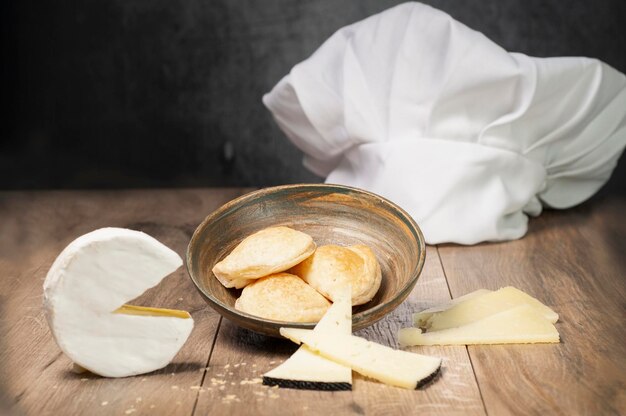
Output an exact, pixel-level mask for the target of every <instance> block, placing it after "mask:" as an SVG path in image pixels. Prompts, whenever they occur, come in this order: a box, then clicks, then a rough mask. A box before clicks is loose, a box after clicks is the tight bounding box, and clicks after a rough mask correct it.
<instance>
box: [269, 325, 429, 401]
mask: <svg viewBox="0 0 626 416" xmlns="http://www.w3.org/2000/svg"><path fill="white" fill-rule="evenodd" d="M280 333H281V335H283V336H284V337H286V338H289V339H291V340H292V341H294V342H296V343H304V344H306V346H307V347H309V348H310V349H311V350H314V351H316V352H318V353H319V354H320V355H322V356H324V357H326V358H328V359H330V360H333V361H335V362H337V363H339V364H342V365H344V366H346V367H351V368H352V369H353V370H355V371H357V372H358V373H360V374H362V375H364V376H366V377H371V378H373V379H376V380H379V381H382V382H383V383H385V384H390V385H392V386H397V387H403V388H406V389H415V388H418V387H420V386H421V385H423V384H426V383H427V382H429V381H430V380H432V379H433V378H434V377H435V376H436V375H437V373H438V371H439V368H440V367H441V358H436V357H429V356H426V355H420V354H415V353H412V352H408V351H402V350H394V349H392V348H389V347H386V346H384V345H380V344H376V343H374V342H371V341H368V340H366V339H364V338H359V337H356V336H354V335H346V334H339V333H329V332H320V333H316V332H314V331H312V330H307V329H299V328H281V329H280Z"/></svg>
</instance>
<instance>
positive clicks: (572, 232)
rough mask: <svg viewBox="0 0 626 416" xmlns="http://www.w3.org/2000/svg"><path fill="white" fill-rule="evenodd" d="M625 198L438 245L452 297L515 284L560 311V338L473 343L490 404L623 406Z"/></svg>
mask: <svg viewBox="0 0 626 416" xmlns="http://www.w3.org/2000/svg"><path fill="white" fill-rule="evenodd" d="M625 208H626V201H624V200H620V201H618V200H601V201H594V202H591V203H587V204H584V205H582V206H580V207H577V208H574V209H571V210H567V211H563V212H556V211H548V212H545V213H544V214H542V216H541V217H539V218H537V219H533V220H531V222H530V229H529V232H528V234H527V235H526V236H525V237H524V238H523V239H521V240H518V241H513V242H506V243H498V244H481V245H478V246H474V247H458V246H452V245H447V246H443V247H440V248H439V250H440V254H441V258H442V261H443V264H444V268H445V272H446V276H447V279H448V282H449V284H450V288H451V290H452V294H453V295H454V296H455V297H456V296H460V295H462V294H464V293H467V292H470V291H472V290H475V289H478V288H488V289H497V288H499V287H502V286H506V285H513V286H516V287H518V288H520V289H522V290H524V291H526V292H527V293H529V294H531V295H533V296H535V297H537V298H538V299H540V300H542V301H543V302H544V303H546V304H547V305H549V306H550V307H552V308H553V309H554V310H555V311H556V312H557V313H559V315H560V319H559V322H558V323H557V324H556V327H557V329H558V331H559V332H560V334H561V339H562V341H561V343H560V344H557V345H536V346H527V345H508V346H473V347H469V352H470V356H471V358H472V363H473V365H474V368H475V371H476V375H477V378H478V382H479V385H480V387H481V390H482V393H483V396H484V399H485V405H486V408H487V411H488V413H489V414H493V415H507V414H518V415H541V414H555V415H572V414H580V415H583V414H584V415H600V414H602V415H609V414H625V413H626V394H625V393H624V392H626V376H624V374H626V343H625V342H624V340H626V327H624V317H626V281H625V280H624V271H625V270H626V267H625V266H626V262H625V258H624V254H626V223H625V222H624V209H625Z"/></svg>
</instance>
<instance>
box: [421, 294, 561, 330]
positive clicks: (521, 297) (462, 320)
mask: <svg viewBox="0 0 626 416" xmlns="http://www.w3.org/2000/svg"><path fill="white" fill-rule="evenodd" d="M520 305H529V306H531V307H532V308H533V309H534V310H536V311H537V312H538V313H539V314H541V315H543V316H544V317H545V318H546V319H547V320H548V321H550V322H552V323H554V322H556V321H557V320H558V319H559V315H558V314H557V313H556V312H554V311H553V310H552V309H550V308H548V307H547V306H546V305H544V304H543V303H541V302H539V301H538V300H537V299H535V298H533V297H532V296H530V295H528V294H526V293H524V292H522V291H521V290H519V289H516V288H514V287H511V286H509V287H504V288H502V289H499V290H496V291H495V292H489V293H485V294H482V295H478V296H474V297H470V298H469V299H466V300H464V301H463V302H460V303H458V304H455V305H454V306H452V307H451V308H449V309H446V310H444V311H442V312H436V313H433V314H432V315H431V316H430V317H429V318H427V319H426V320H425V321H424V322H422V324H421V325H420V327H421V328H423V329H426V330H428V331H439V330H442V329H447V328H455V327H459V326H463V325H466V324H468V323H471V322H474V321H478V320H480V319H482V318H485V317H487V316H489V315H493V314H496V313H499V312H502V311H505V310H507V309H511V308H513V307H515V306H520Z"/></svg>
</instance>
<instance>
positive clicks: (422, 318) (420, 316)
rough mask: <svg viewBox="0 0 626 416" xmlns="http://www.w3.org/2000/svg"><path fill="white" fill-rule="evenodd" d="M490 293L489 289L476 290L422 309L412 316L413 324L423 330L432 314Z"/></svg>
mask: <svg viewBox="0 0 626 416" xmlns="http://www.w3.org/2000/svg"><path fill="white" fill-rule="evenodd" d="M487 293H491V290H489V289H478V290H475V291H473V292H470V293H467V294H465V295H463V296H459V297H458V298H454V299H451V300H450V301H449V302H446V303H443V304H441V305H437V306H433V307H432V308H428V309H424V310H423V311H421V312H418V313H415V314H413V322H414V323H415V325H416V326H418V327H420V328H423V327H425V325H426V322H427V321H428V320H429V319H430V317H431V316H433V314H435V313H437V312H443V311H445V310H447V309H450V308H451V307H453V306H454V305H458V304H459V303H461V302H464V301H466V300H469V299H473V298H476V297H478V296H481V295H484V294H487Z"/></svg>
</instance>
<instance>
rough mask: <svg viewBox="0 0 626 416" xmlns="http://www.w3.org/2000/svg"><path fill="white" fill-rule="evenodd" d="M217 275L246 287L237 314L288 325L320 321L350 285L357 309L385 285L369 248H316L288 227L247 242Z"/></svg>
mask: <svg viewBox="0 0 626 416" xmlns="http://www.w3.org/2000/svg"><path fill="white" fill-rule="evenodd" d="M212 271H213V274H214V275H215V277H216V278H217V279H218V280H219V281H220V283H222V285H224V286H225V287H227V288H236V289H241V288H243V290H242V291H241V296H240V297H239V299H237V301H236V302H235V308H236V309H238V310H240V311H242V312H246V313H249V314H251V315H255V316H259V317H262V318H266V319H272V320H276V321H289V322H317V321H319V319H320V318H321V317H322V316H323V315H324V313H325V312H326V310H327V309H328V308H329V307H330V305H331V302H332V301H333V300H334V299H335V297H336V296H337V294H338V293H340V291H341V288H342V287H345V286H346V285H350V286H351V287H352V305H353V306H355V305H362V304H364V303H367V302H369V301H370V300H371V299H372V298H373V297H374V295H375V294H376V292H377V291H378V289H379V288H380V284H381V280H382V274H381V269H380V264H379V263H378V260H377V259H376V256H375V254H374V252H373V251H372V250H371V249H370V248H369V247H367V246H365V245H361V244H359V245H354V246H350V247H342V246H338V245H324V246H320V247H317V245H316V244H315V242H314V241H313V238H312V237H311V236H310V235H308V234H306V233H303V232H301V231H297V230H294V229H292V228H289V227H284V226H279V227H270V228H265V229H263V230H260V231H258V232H256V233H254V234H252V235H250V236H248V237H246V238H245V239H244V240H243V241H242V242H241V243H239V244H238V245H237V247H235V249H234V250H233V251H232V252H231V253H230V254H228V255H227V256H226V257H225V258H224V259H222V260H221V261H220V262H218V263H217V264H215V266H214V267H213V270H212Z"/></svg>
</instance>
